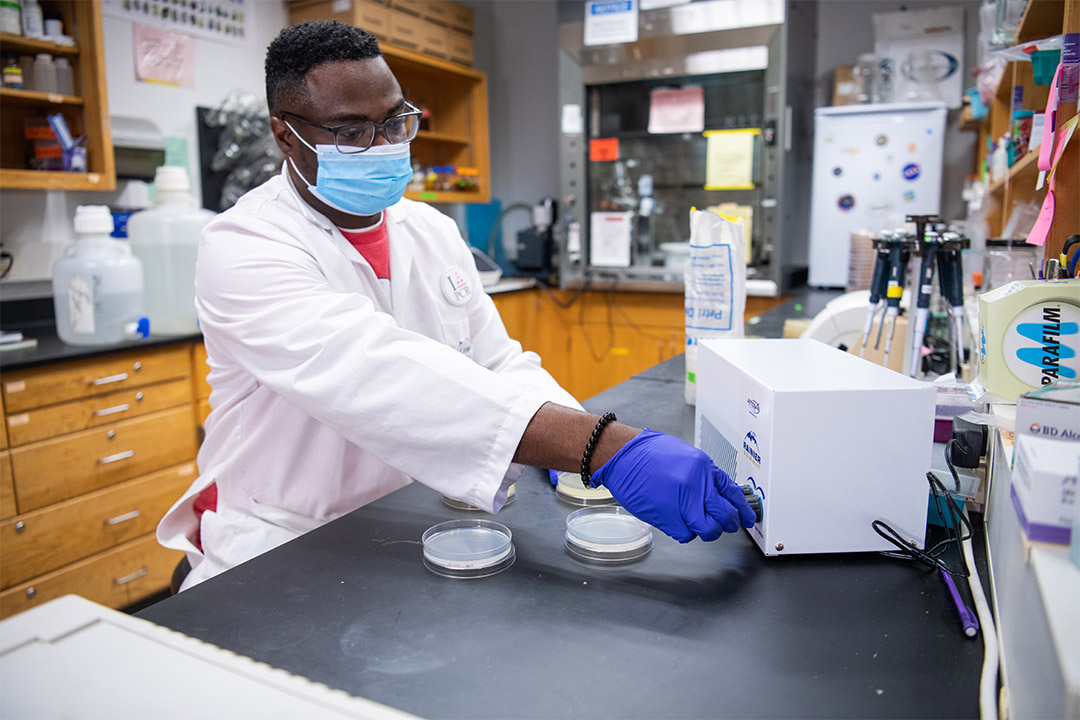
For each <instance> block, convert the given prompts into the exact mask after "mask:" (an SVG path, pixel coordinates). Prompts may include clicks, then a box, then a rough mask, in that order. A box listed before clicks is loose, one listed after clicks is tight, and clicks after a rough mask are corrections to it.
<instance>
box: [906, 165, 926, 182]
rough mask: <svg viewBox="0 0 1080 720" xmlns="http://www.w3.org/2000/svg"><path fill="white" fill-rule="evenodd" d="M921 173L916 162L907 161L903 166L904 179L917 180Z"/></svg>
mask: <svg viewBox="0 0 1080 720" xmlns="http://www.w3.org/2000/svg"><path fill="white" fill-rule="evenodd" d="M921 174H922V170H921V169H920V168H919V164H918V163H908V164H907V165H905V166H904V179H905V180H918V179H919V175H921Z"/></svg>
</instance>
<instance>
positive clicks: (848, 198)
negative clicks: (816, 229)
mask: <svg viewBox="0 0 1080 720" xmlns="http://www.w3.org/2000/svg"><path fill="white" fill-rule="evenodd" d="M836 205H837V207H839V208H840V209H841V210H843V211H844V212H847V211H848V210H851V208H853V207H855V197H854V196H853V195H842V196H841V197H840V199H839V200H837V201H836Z"/></svg>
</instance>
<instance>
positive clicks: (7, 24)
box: [0, 0, 22, 35]
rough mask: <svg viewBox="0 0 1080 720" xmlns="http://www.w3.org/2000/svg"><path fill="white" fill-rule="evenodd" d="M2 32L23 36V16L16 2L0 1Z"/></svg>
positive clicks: (0, 29)
mask: <svg viewBox="0 0 1080 720" xmlns="http://www.w3.org/2000/svg"><path fill="white" fill-rule="evenodd" d="M0 32H5V33H9V34H11V35H22V16H21V15H20V10H19V3H17V2H15V0H0Z"/></svg>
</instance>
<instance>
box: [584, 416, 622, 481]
mask: <svg viewBox="0 0 1080 720" xmlns="http://www.w3.org/2000/svg"><path fill="white" fill-rule="evenodd" d="M609 422H615V413H613V412H609V413H604V415H603V417H601V418H600V420H599V421H597V423H596V429H594V430H593V431H592V435H591V436H590V437H589V444H588V445H586V446H585V454H584V455H583V456H582V458H581V483H582V485H584V486H585V487H586V488H591V487H592V485H590V484H589V483H590V482H591V481H592V471H591V470H590V469H589V463H590V462H591V461H592V454H593V450H595V449H596V441H597V440H599V439H600V433H602V432H604V427H606V426H607V424H608V423H609Z"/></svg>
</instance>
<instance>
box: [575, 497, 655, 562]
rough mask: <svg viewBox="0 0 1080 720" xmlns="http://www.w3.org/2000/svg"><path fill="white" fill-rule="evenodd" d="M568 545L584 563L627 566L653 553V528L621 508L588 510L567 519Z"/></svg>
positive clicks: (610, 507)
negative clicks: (624, 564)
mask: <svg viewBox="0 0 1080 720" xmlns="http://www.w3.org/2000/svg"><path fill="white" fill-rule="evenodd" d="M565 542H566V549H567V550H569V551H570V554H571V555H573V556H574V557H577V558H579V559H581V560H588V561H591V562H601V563H627V562H632V561H634V560H638V559H640V558H643V557H645V555H647V554H648V553H649V551H650V550H652V528H650V527H649V526H648V525H646V524H645V523H643V522H641V521H640V520H638V519H637V518H636V517H634V516H633V515H631V514H630V513H628V512H627V511H626V510H624V509H622V508H621V507H617V506H610V505H609V506H603V507H587V508H582V509H581V510H575V511H574V512H572V513H570V515H568V516H567V518H566V541H565Z"/></svg>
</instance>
